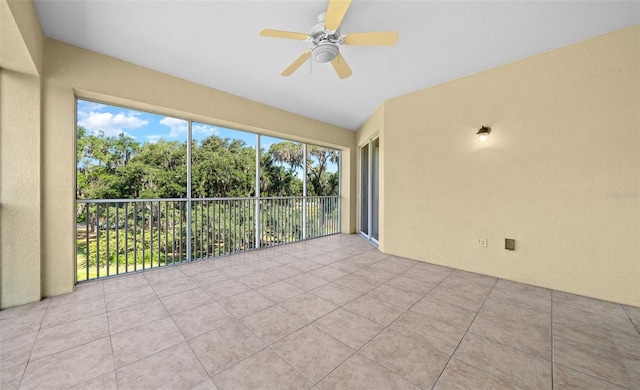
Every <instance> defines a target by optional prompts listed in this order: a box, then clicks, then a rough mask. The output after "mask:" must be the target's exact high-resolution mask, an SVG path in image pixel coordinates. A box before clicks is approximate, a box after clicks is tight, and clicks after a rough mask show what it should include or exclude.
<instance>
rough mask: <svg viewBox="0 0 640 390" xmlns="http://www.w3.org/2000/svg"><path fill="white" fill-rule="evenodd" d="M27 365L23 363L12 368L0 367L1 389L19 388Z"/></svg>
mask: <svg viewBox="0 0 640 390" xmlns="http://www.w3.org/2000/svg"><path fill="white" fill-rule="evenodd" d="M26 366H27V364H26V363H23V364H19V365H17V366H13V367H11V368H1V367H0V389H2V390H18V388H19V387H20V381H21V380H22V374H24V369H25V367H26Z"/></svg>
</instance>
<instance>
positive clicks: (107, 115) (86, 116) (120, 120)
mask: <svg viewBox="0 0 640 390" xmlns="http://www.w3.org/2000/svg"><path fill="white" fill-rule="evenodd" d="M77 116H78V117H77V119H78V123H77V125H78V126H82V127H84V128H85V129H86V130H87V132H88V133H91V134H100V132H103V133H104V135H106V136H118V135H120V134H125V135H127V136H129V137H131V138H133V139H135V140H136V141H138V142H140V143H145V142H157V141H158V140H160V139H164V140H167V141H181V142H186V140H187V121H186V120H184V119H178V118H172V117H169V116H164V115H157V114H151V113H148V112H143V111H136V110H132V109H129V108H123V107H116V106H110V105H106V104H101V103H95V102H91V101H87V100H80V99H78V108H77ZM191 129H192V137H193V139H194V140H196V141H201V140H203V139H204V138H207V137H209V136H211V135H217V136H218V137H221V138H231V139H241V140H243V141H244V142H245V144H246V145H248V146H252V147H255V146H256V135H255V134H254V133H247V132H244V131H238V130H231V129H227V128H224V127H220V126H213V125H206V124H202V123H196V122H194V123H193V124H192V127H191ZM282 141H285V140H284V139H279V138H274V137H267V136H261V137H260V146H261V148H262V149H263V150H268V149H269V146H271V145H272V144H275V143H278V142H282ZM328 168H329V170H330V171H336V170H337V169H338V167H337V166H336V165H335V164H329V167H328ZM300 174H301V173H300Z"/></svg>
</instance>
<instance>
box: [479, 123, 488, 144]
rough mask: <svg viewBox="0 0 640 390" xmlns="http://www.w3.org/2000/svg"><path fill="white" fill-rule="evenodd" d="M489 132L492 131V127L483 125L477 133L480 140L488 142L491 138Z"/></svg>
mask: <svg viewBox="0 0 640 390" xmlns="http://www.w3.org/2000/svg"><path fill="white" fill-rule="evenodd" d="M489 133H491V127H487V126H482V127H481V128H480V130H478V132H477V133H476V134H477V135H478V141H480V142H487V140H488V139H489Z"/></svg>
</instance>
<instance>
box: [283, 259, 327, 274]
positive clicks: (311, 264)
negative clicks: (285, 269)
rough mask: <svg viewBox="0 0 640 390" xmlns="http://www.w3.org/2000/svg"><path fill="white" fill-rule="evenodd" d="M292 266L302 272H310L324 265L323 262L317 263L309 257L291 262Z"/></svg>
mask: <svg viewBox="0 0 640 390" xmlns="http://www.w3.org/2000/svg"><path fill="white" fill-rule="evenodd" d="M289 266H290V267H293V268H296V269H299V270H300V271H302V272H309V271H312V270H314V269H316V268H320V267H322V264H320V263H316V262H315V261H313V260H309V259H304V260H300V261H294V262H293V263H289Z"/></svg>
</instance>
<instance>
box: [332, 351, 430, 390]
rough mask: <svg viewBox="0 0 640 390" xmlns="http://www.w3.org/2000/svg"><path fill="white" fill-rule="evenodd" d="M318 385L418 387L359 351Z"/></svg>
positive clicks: (345, 389) (351, 389) (338, 389)
mask: <svg viewBox="0 0 640 390" xmlns="http://www.w3.org/2000/svg"><path fill="white" fill-rule="evenodd" d="M319 387H320V388H321V389H322V390H371V389H394V390H418V387H416V386H414V385H412V384H411V383H409V382H407V381H406V380H404V379H402V378H401V377H399V376H398V375H396V374H394V373H393V372H391V371H389V370H387V369H386V368H384V367H382V366H381V365H379V364H378V363H376V362H374V361H372V360H370V359H369V358H367V357H365V356H364V355H361V354H359V353H357V354H355V355H353V356H352V357H351V358H349V360H347V361H346V362H345V363H343V364H342V365H341V366H340V367H338V368H337V369H336V370H335V371H333V372H332V373H331V374H329V376H327V377H326V378H325V379H324V380H322V382H320V384H319Z"/></svg>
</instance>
